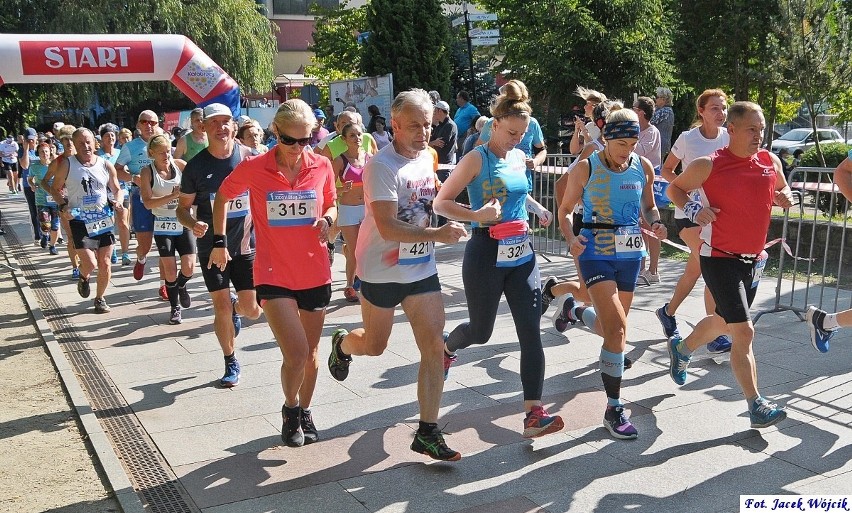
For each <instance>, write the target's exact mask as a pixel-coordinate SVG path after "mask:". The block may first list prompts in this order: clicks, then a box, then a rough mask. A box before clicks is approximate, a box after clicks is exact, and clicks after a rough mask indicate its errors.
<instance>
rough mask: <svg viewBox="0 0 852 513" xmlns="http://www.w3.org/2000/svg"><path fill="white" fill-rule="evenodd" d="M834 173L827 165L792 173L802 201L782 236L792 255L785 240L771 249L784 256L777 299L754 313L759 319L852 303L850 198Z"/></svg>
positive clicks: (788, 214)
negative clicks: (848, 243)
mask: <svg viewBox="0 0 852 513" xmlns="http://www.w3.org/2000/svg"><path fill="white" fill-rule="evenodd" d="M833 177H834V170H833V169H826V168H810V167H808V168H801V167H800V168H796V169H794V170H793V171H792V172H791V173H790V176H789V177H788V180H787V181H788V183H789V184H790V188H791V189H792V190H793V195H794V196H795V197H796V198H797V199H798V205H794V207H793V208H791V209H790V210H788V211H787V212H786V213H785V215H784V223H783V227H782V230H781V239H782V240H784V241H786V243H787V244H788V246H789V249H790V253H792V254H791V255H790V254H788V253H787V251H786V250H785V248H784V247H783V244H777V245H776V246H774V247H772V248H769V249H768V250H767V252H769V254H770V256H772V255H773V254H777V255H778V278H777V280H776V282H775V302H774V305H773V307H772V308H771V309H768V310H763V311H760V312H758V313H757V314H756V315H755V316H754V322H755V323H756V322H757V321H758V319H760V317H761V316H763V315H764V314H767V313H776V312H784V311H792V312H795V313H796V315H798V316H799V318H800V319H804V312H806V311H807V308H808V305H816V306H817V307H819V308H821V309H823V310H828V311H833V312H834V311H838V310H842V309H847V308H850V307H852V295H850V293H849V290H848V288H849V285H850V283H849V281H850V278H849V277H847V276H846V275H845V274H844V272H843V271H844V267H848V264H849V262H846V260H847V259H848V258H850V256H852V255H849V256H848V255H847V254H846V251H845V250H846V232H847V224H848V222H849V218H848V217H847V215H846V208H847V205H848V203H847V201H846V199H845V198H844V197H843V195H842V194H841V193H840V192H839V189H838V188H837V186H835V185H834V180H833ZM844 286H845V287H846V290H844Z"/></svg>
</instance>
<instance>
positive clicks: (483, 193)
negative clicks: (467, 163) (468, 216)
mask: <svg viewBox="0 0 852 513" xmlns="http://www.w3.org/2000/svg"><path fill="white" fill-rule="evenodd" d="M474 151H478V152H479V155H480V157H482V167H481V168H480V169H479V174H478V175H476V178H474V179H473V181H471V182H470V183H469V184H467V194H468V197H470V207H471V209H472V210H479V209H480V208H482V207H483V206H484V205H485V204H486V203H488V202H489V201H491V198H497V199H498V200H499V201H500V207H501V208H502V215H501V217H500V219H499V220H498V221H497V223H494V224H498V223H505V222H507V221H518V220H521V219H527V208H526V203H527V173H526V171H527V166H526V164H525V162H524V161H525V159H526V158H525V157H524V154H523V153H522V152H521V151H519V150H517V149H513V150H511V151H509V153H507V154H506V158H503V159H501V158H498V157H497V155H495V154H493V153H491V151H490V150H489V149H488V146H487V145H485V144H483V145H481V146H477V147H476V148H475V149H474ZM473 226H474V227H478V226H480V223H476V222H475V223H473Z"/></svg>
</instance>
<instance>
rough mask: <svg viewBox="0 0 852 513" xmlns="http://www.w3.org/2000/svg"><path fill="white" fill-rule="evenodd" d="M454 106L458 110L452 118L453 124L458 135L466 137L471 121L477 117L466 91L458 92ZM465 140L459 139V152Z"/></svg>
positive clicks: (477, 113) (463, 138)
mask: <svg viewBox="0 0 852 513" xmlns="http://www.w3.org/2000/svg"><path fill="white" fill-rule="evenodd" d="M456 105H458V107H459V108H458V109H457V110H456V114H455V116H453V122H455V124H456V127H457V128H458V130H459V135H460V136H464V135H467V132H468V130H469V129H470V127H471V124H472V123H473V121H474V120H475V119H476V118H478V117H479V111H478V110H477V109H476V107H474V106H473V104H472V103H470V95H469V94H467V91H459V94H457V95H456ZM465 140H466V137H459V150H461V149H462V145H463V144H464V142H465Z"/></svg>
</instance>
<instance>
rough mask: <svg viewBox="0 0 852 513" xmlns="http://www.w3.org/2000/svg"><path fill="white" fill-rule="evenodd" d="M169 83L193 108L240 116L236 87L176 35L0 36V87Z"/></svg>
mask: <svg viewBox="0 0 852 513" xmlns="http://www.w3.org/2000/svg"><path fill="white" fill-rule="evenodd" d="M142 80H169V81H171V82H172V83H173V84H174V85H175V86H176V87H177V88H178V89H180V90H181V92H183V93H184V94H185V95H187V96H188V97H189V98H190V99H191V100H192V101H193V102H195V103H196V104H197V105H199V106H201V107H203V106H205V105H208V104H210V103H223V104H225V105H227V106H229V107H230V108H231V110H232V111H233V113H234V117H236V116H239V114H240V90H239V86H237V83H236V82H235V81H234V79H233V78H231V77H230V76H229V75H228V74H227V73H225V71H224V70H222V68H220V67H219V66H218V65H217V64H216V63H215V62H213V60H212V59H210V57H208V56H207V54H205V53H204V52H203V51H201V49H199V48H198V47H197V46H195V44H194V43H193V42H192V41H190V40H189V39H188V38H187V37H186V36H181V35H168V34H161V35H144V34H122V35H115V34H3V35H2V37H0V86H2V85H3V84H4V83H6V84H33V83H36V84H44V83H49V84H56V83H80V82H138V81H142Z"/></svg>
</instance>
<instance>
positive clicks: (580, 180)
mask: <svg viewBox="0 0 852 513" xmlns="http://www.w3.org/2000/svg"><path fill="white" fill-rule="evenodd" d="M602 132H603V137H604V139H605V140H606V147H605V148H604V149H603V150H602V151H597V152H595V153H593V154H592V155H591V156H590V157H589V158H588V159H587V160H582V161H580V162H579V163H578V164H577V166H576V167H575V168H574V170H573V171H572V172H571V174H570V175H569V177H568V184H567V187H566V189H565V197H564V199H563V201H562V203H561V204H560V209H559V215H560V219H559V220H560V227H561V228H562V235H563V236H564V237H565V240H566V241H567V242H568V248H569V251H570V252H571V254H572V255H574V256H575V257H576V258H577V261H578V263H579V265H580V274H581V276H583V279H584V281H585V284H586V287H587V288H588V291H589V295H590V296H591V299H592V305H593V307H582V306H575V305H574V300H573V298H571V297H567V298H560V303H559V304H560V306H561V308H560V309H559V310H558V313H559V315H560V316H561V317H562V318H563V319H565V320H567V321H568V323H570V324H574V323H576V322H578V321H581V322H582V323H583V324H584V325H585V326H587V327H588V328H589V329H591V330H592V332H594V333H596V334H598V335H600V336H601V337H602V338H603V347H602V348H601V354H600V369H601V380H602V381H603V385H604V390H605V391H606V396H607V407H606V411H605V413H604V422H603V424H604V427H605V428H606V429H607V430H608V431H609V433H610V434H611V435H612V436H613V437H614V438H617V439H619V440H631V439H634V438H636V437H638V436H639V433H638V431H637V430H636V428H635V427H634V426H633V424H632V423H631V422H630V420H629V419H628V418H627V414H626V412H625V411H624V405H623V403H622V402H621V378H622V373H623V371H624V351H625V347H626V346H625V344H626V340H627V315H628V313H629V312H630V305H631V304H632V302H633V291H634V290H635V288H636V278H637V277H638V276H639V265H640V262H641V259H642V256H644V254H645V248H644V245H643V240H642V232H641V229H640V228H639V217H640V215H641V216H644V218H645V220H646V221H647V223H648V224H649V225H650V226H651V227H653V230H654V235H655V236H656V237H658V238H660V239H664V238H665V237H666V235H667V233H666V227H665V225H664V224H663V223H662V221H660V213H659V211H658V210H657V207H656V205H655V204H654V192H653V181H654V169H653V168H652V167H651V163H650V162H648V160H647V159H646V158H644V157H639V156H638V155H636V154H635V153H634V152H633V150H634V149H635V148H636V144H637V143H638V141H639V120H638V118H637V116H636V113H635V112H633V111H632V110H628V109H620V110H616V111H614V112H610V113H609V115H607V118H606V124H605V125H604V127H603V130H602ZM580 201H582V203H583V220H582V223H581V229H580V233H579V235H575V234H574V230H573V223H572V220H571V219H570V217H569V216H568V215H567V213H568V212H570V210H571V209H572V208H573V207H574V205H576V204H577V203H579V202H580Z"/></svg>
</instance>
